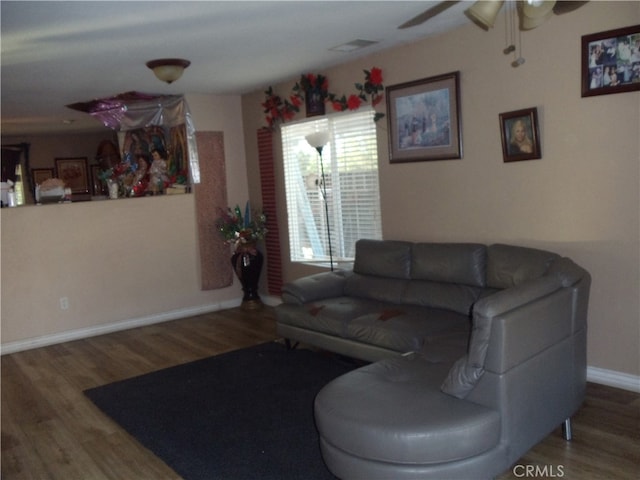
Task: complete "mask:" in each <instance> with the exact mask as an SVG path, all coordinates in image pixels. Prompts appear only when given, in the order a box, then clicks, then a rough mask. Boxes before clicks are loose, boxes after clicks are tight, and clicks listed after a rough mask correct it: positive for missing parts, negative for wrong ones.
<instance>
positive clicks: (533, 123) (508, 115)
mask: <svg viewBox="0 0 640 480" xmlns="http://www.w3.org/2000/svg"><path fill="white" fill-rule="evenodd" d="M500 134H501V136H502V155H503V158H504V161H505V162H517V161H519V160H534V159H536V158H542V155H541V153H540V135H539V133H538V109H537V108H535V107H534V108H525V109H523V110H515V111H513V112H505V113H501V114H500Z"/></svg>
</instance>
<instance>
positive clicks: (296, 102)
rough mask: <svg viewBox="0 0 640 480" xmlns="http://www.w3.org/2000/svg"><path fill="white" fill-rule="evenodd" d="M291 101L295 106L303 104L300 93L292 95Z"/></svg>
mask: <svg viewBox="0 0 640 480" xmlns="http://www.w3.org/2000/svg"><path fill="white" fill-rule="evenodd" d="M291 103H292V104H293V106H294V107H299V106H300V105H302V100H300V96H299V95H291Z"/></svg>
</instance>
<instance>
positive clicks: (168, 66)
mask: <svg viewBox="0 0 640 480" xmlns="http://www.w3.org/2000/svg"><path fill="white" fill-rule="evenodd" d="M189 65H191V62H190V61H189V60H184V59H182V58H159V59H157V60H150V61H148V62H147V67H149V68H150V69H151V70H153V73H154V74H155V76H156V77H158V79H159V80H162V81H163V82H167V83H173V82H175V81H176V80H177V79H179V78H180V77H181V76H182V73H183V72H184V69H185V68H187V67H188V66H189Z"/></svg>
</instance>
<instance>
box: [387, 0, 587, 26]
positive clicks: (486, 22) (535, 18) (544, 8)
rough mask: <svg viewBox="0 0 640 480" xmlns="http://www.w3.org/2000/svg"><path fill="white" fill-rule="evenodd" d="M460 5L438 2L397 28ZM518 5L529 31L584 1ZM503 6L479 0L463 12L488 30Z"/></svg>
mask: <svg viewBox="0 0 640 480" xmlns="http://www.w3.org/2000/svg"><path fill="white" fill-rule="evenodd" d="M457 3H460V0H450V1H443V2H438V3H437V4H436V5H434V6H433V7H430V8H428V9H427V10H425V11H424V12H422V13H421V14H420V15H417V16H415V17H413V18H412V19H411V20H409V21H407V22H405V23H403V24H402V25H400V26H399V27H398V28H399V29H404V28H409V27H414V26H416V25H421V24H423V23H424V22H426V21H427V20H429V19H431V18H433V17H435V16H436V15H439V14H441V13H442V12H444V11H445V10H448V9H449V8H451V7H453V6H454V5H455V4H457ZM517 3H518V16H519V18H520V29H521V30H531V29H533V28H536V27H537V26H539V25H542V23H544V22H545V21H546V20H548V19H549V18H550V17H551V16H552V15H554V14H555V15H562V14H564V13H569V12H572V11H573V10H575V9H577V8H579V7H581V6H582V5H584V4H585V3H587V2H586V1H572V0H565V1H547V0H526V1H524V0H520V1H518V2H517ZM503 4H504V0H480V1H477V2H474V3H473V5H471V6H470V7H469V8H467V9H466V10H465V12H464V13H465V15H466V16H467V17H469V18H470V19H471V20H472V21H473V22H474V23H476V24H477V25H478V26H480V27H481V28H483V29H485V30H488V29H489V28H491V27H493V23H494V22H495V20H496V17H497V16H498V13H499V12H500V9H501V8H502V5H503Z"/></svg>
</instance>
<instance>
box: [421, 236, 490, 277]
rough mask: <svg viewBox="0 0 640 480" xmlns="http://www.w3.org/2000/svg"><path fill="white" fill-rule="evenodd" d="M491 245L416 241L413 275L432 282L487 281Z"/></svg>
mask: <svg viewBox="0 0 640 480" xmlns="http://www.w3.org/2000/svg"><path fill="white" fill-rule="evenodd" d="M486 267H487V247H485V246H484V245H481V244H479V243H416V244H414V245H413V246H412V248H411V278H412V279H413V280H430V281H432V282H444V283H458V284H461V285H471V286H474V287H484V286H485V285H486V281H485V277H486Z"/></svg>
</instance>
